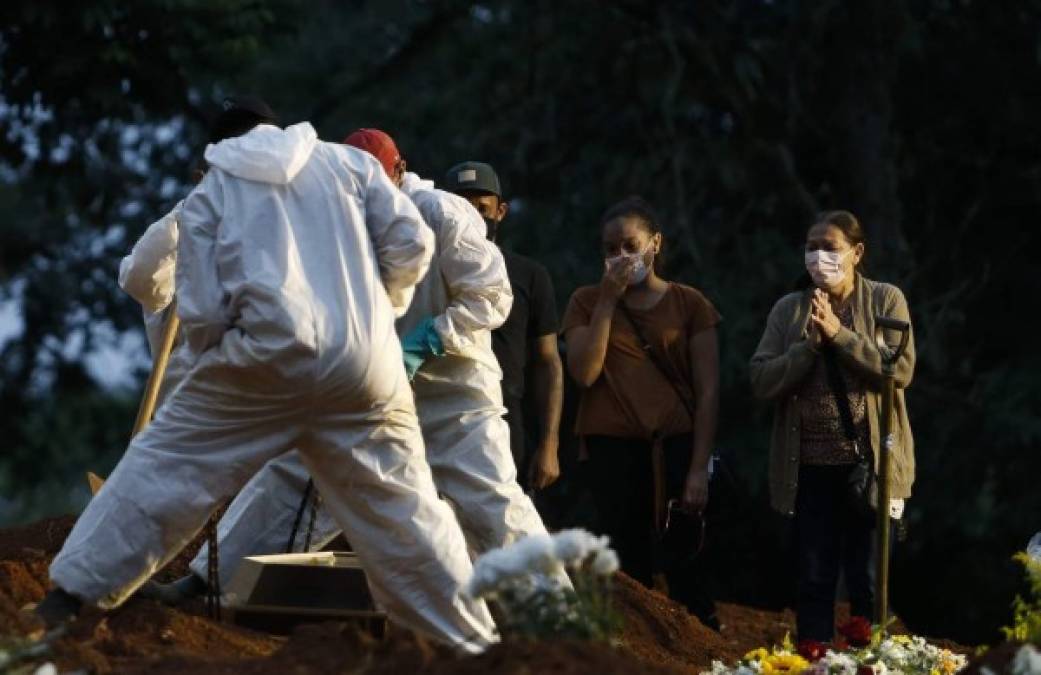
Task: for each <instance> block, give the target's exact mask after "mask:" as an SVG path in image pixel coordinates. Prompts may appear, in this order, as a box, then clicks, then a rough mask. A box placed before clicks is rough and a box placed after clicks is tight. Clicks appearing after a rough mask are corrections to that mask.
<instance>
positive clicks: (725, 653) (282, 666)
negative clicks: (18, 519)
mask: <svg viewBox="0 0 1041 675" xmlns="http://www.w3.org/2000/svg"><path fill="white" fill-rule="evenodd" d="M73 522H74V519H73V518H71V517H65V518H56V519H49V520H44V521H40V522H38V523H35V524H33V525H31V526H28V527H22V528H16V529H9V530H0V638H2V637H3V636H12V635H26V634H28V632H29V631H30V630H31V629H32V628H33V626H32V624H31V622H29V621H26V620H25V619H24V618H23V616H22V615H21V613H20V612H19V610H20V609H22V608H23V607H24V606H25V605H26V604H28V603H32V602H36V601H38V600H39V599H40V598H41V597H42V596H43V594H44V592H45V591H46V588H47V585H48V581H47V566H48V564H49V562H50V560H51V558H52V557H53V556H54V554H55V553H57V551H58V549H59V548H60V547H61V544H62V542H63V541H64V539H65V537H66V535H67V534H68V531H69V529H70V528H71V527H72V524H73ZM199 543H200V542H199V541H196V542H195V543H194V544H193V545H192V546H190V547H188V549H186V550H185V551H184V552H182V554H181V555H179V556H178V557H177V558H175V559H174V560H173V561H172V562H171V563H170V564H169V565H168V566H167V567H166V568H165V569H164V570H163V571H162V572H161V573H160V578H163V579H170V578H176V577H178V576H180V575H182V574H184V573H185V571H186V568H187V563H188V561H189V560H190V559H191V556H192V555H193V554H194V552H195V550H196V549H197V548H198V545H199ZM615 606H616V609H617V610H618V612H619V613H620V614H621V616H622V617H623V620H624V629H623V631H622V634H621V635H620V637H619V640H618V644H617V645H615V647H613V648H612V647H608V646H605V645H602V644H589V643H579V642H567V641H553V642H540V643H527V642H512V643H508V644H501V645H497V646H496V647H493V648H492V649H490V650H488V651H487V652H486V653H485V654H482V655H480V656H476V657H464V656H459V655H456V654H454V653H452V652H451V650H448V649H446V648H444V647H441V646H438V645H435V644H432V643H430V642H428V641H426V640H423V639H421V638H419V637H416V636H413V635H412V634H410V633H406V632H405V631H392V632H391V634H390V635H389V636H388V637H386V638H385V639H383V640H376V639H374V638H371V637H369V636H368V635H366V634H363V633H361V632H359V631H358V630H357V629H355V628H354V627H353V626H350V625H347V624H341V623H335V622H328V623H324V624H316V625H308V626H302V627H300V628H298V629H297V630H296V631H295V632H294V633H293V634H292V635H290V636H289V637H288V638H283V637H277V636H273V635H268V634H266V633H258V632H255V631H250V630H247V629H244V628H240V627H237V626H234V625H231V624H227V623H217V622H214V621H212V620H210V619H208V618H206V617H205V616H203V608H202V604H201V603H198V604H196V605H193V606H190V607H187V608H185V609H178V610H175V609H170V608H167V607H162V606H160V605H158V604H156V603H153V602H151V601H147V600H139V599H133V600H131V601H129V602H128V603H127V604H126V605H124V606H123V607H121V608H120V609H119V610H117V611H115V612H111V613H109V614H107V615H103V614H102V613H100V612H96V611H88V612H85V613H84V614H83V615H82V616H81V617H80V619H79V620H78V621H77V622H76V623H74V624H73V626H72V629H71V630H70V632H69V634H68V635H67V636H66V637H64V638H63V639H61V640H59V641H58V642H57V643H56V644H55V647H54V650H53V652H52V654H51V655H50V656H49V657H48V658H49V659H50V660H52V661H54V662H55V663H56V664H57V665H58V667H59V669H60V670H62V671H63V672H64V671H67V670H76V669H83V670H86V671H87V672H94V673H142V674H143V673H158V674H160V675H162V674H164V673H183V672H191V673H193V675H211V674H213V675H216V674H219V673H221V674H222V673H228V674H230V673H244V674H247V675H268V674H274V673H300V674H305V673H323V674H324V673H346V672H351V673H387V674H390V673H401V672H411V673H434V674H441V673H464V674H467V673H473V674H475V675H476V674H477V673H487V672H496V673H517V674H518V675H519V674H521V673H525V674H527V673H546V672H549V673H562V674H568V673H588V672H597V673H610V674H614V673H617V674H623V673H626V674H627V673H697V672H699V671H700V670H702V669H704V668H706V667H708V666H709V665H710V664H711V662H712V660H713V659H720V660H723V661H730V660H733V659H737V658H740V657H741V656H742V655H743V654H745V653H746V652H747V651H748V650H750V649H752V648H754V647H758V646H762V645H770V644H773V643H778V642H780V641H781V640H782V639H783V638H784V635H785V634H786V633H789V632H793V630H794V616H793V615H792V613H791V612H788V611H785V612H770V611H765V610H758V609H752V608H749V607H744V606H740V605H730V604H721V605H720V607H719V615H720V620H721V622H722V623H723V626H724V627H723V630H722V632H721V633H716V632H714V631H712V630H710V629H709V628H706V627H705V626H703V625H702V624H701V623H700V622H699V621H698V620H697V619H696V618H694V617H693V616H691V615H689V614H687V612H686V611H685V609H684V608H683V607H681V606H680V605H677V604H676V603H674V602H672V601H671V600H669V599H668V598H666V597H665V596H662V595H660V594H658V593H656V592H653V591H650V590H648V589H646V588H644V587H643V586H641V585H640V584H638V583H637V582H635V581H633V580H632V579H630V578H629V577H626V576H625V575H621V574H619V575H618V576H617V578H616V582H615Z"/></svg>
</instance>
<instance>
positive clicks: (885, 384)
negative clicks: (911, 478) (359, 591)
mask: <svg viewBox="0 0 1041 675" xmlns="http://www.w3.org/2000/svg"><path fill="white" fill-rule="evenodd" d="M886 330H890V331H897V332H898V333H900V343H899V345H897V347H896V349H892V348H891V347H890V346H889V344H888V343H887V342H886V341H885V331H886ZM910 338H911V325H910V324H909V323H908V322H906V321H900V320H897V319H892V318H890V317H885V316H876V317H875V344H876V345H877V346H878V351H879V353H880V354H881V356H882V420H881V427H882V429H881V437H882V443H881V447H880V448H879V450H878V508H877V509H876V512H877V516H878V525H877V529H878V559H877V560H876V561H875V564H876V565H877V567H876V579H877V580H878V589H877V592H876V595H875V616H876V617H878V625H879V626H881V629H882V633H883V634H885V633H886V625H887V624H888V623H889V616H888V614H889V494H890V491H889V477H890V473H891V471H890V464H889V455H890V451H891V450H892V449H893V446H894V445H895V444H896V438H895V436H894V434H893V400H894V398H895V390H896V362H897V361H899V360H900V357H901V356H902V355H903V353H904V350H906V349H907V343H908V340H910Z"/></svg>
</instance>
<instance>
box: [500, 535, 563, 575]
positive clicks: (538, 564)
mask: <svg viewBox="0 0 1041 675" xmlns="http://www.w3.org/2000/svg"><path fill="white" fill-rule="evenodd" d="M509 550H510V551H513V553H514V555H516V556H517V557H518V563H519V564H521V565H522V567H523V568H524V569H525V570H527V571H539V572H543V573H545V574H559V573H562V572H563V571H564V570H563V566H562V565H561V564H560V560H558V559H557V555H556V552H555V548H554V542H553V538H552V537H551V536H550V535H548V534H533V535H531V536H528V537H524V538H523V539H521V540H520V541H518V542H517V543H516V544H514V545H513V546H511V547H510V548H509Z"/></svg>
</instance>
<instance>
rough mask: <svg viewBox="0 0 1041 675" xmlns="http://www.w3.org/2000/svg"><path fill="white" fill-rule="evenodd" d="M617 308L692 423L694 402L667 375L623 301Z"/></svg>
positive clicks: (666, 369) (659, 358)
mask: <svg viewBox="0 0 1041 675" xmlns="http://www.w3.org/2000/svg"><path fill="white" fill-rule="evenodd" d="M618 308H619V309H621V310H622V315H623V316H625V319H626V321H628V322H629V325H630V326H632V327H633V332H634V333H636V339H637V340H639V342H640V349H642V350H643V351H644V352H646V354H647V356H648V358H650V360H651V363H653V364H654V367H655V368H657V369H658V372H660V373H661V374H662V375H663V376H664V377H665V381H666V382H668V383H669V386H670V387H672V390H673V391H675V392H676V396H678V397H679V399H680V402H681V403H683V407H684V408H686V409H687V414H688V415H690V422H691V424H693V423H694V411H695V409H696V406H695V403H694V401H692V400H690V397H688V396H687V393H686V392H684V391H683V390H682V389H680V387H679V385H678V384H676V382H675V381H674V380H673V378H672V376H670V375H669V370H668V368H666V367H665V363H664V362H663V361H662V360H661V357H660V356H659V355H658V354H657V352H655V351H654V349H653V348H652V347H651V343H650V342H648V341H647V338H645V337H644V335H643V331H641V330H640V325H639V324H637V323H636V320H635V319H633V315H632V314H630V313H629V308H628V307H626V306H625V301H624V300H622V299H619V300H618Z"/></svg>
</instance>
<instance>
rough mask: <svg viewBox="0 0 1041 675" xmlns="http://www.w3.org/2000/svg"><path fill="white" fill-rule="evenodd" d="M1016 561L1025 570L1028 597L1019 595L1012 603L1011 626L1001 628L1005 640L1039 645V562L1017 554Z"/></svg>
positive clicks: (1040, 602)
mask: <svg viewBox="0 0 1041 675" xmlns="http://www.w3.org/2000/svg"><path fill="white" fill-rule="evenodd" d="M1015 559H1016V561H1018V562H1019V563H1021V564H1022V565H1023V567H1024V569H1025V570H1026V577H1027V582H1028V583H1029V584H1030V597H1028V598H1025V599H1024V598H1023V597H1022V596H1020V595H1017V596H1016V599H1015V600H1014V601H1013V603H1012V625H1011V626H1006V627H1004V628H1002V629H1001V630H1002V632H1003V633H1004V634H1005V639H1006V640H1020V641H1022V642H1033V643H1035V644H1038V645H1041V560H1037V559H1034V558H1031V557H1030V556H1028V555H1027V554H1026V553H1017V554H1016V555H1015Z"/></svg>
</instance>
